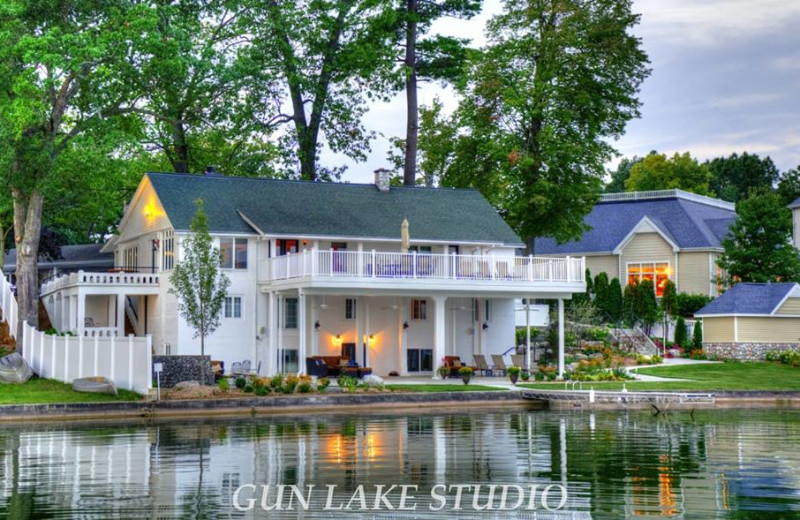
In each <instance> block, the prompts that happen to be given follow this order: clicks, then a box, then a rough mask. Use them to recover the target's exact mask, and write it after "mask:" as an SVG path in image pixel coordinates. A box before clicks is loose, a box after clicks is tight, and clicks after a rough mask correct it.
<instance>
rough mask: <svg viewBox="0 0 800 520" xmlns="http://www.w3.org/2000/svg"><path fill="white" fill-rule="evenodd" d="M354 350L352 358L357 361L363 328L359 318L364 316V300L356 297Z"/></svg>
mask: <svg viewBox="0 0 800 520" xmlns="http://www.w3.org/2000/svg"><path fill="white" fill-rule="evenodd" d="M355 300H356V351H355V353H354V354H353V356H354V358H355V359H353V361H355V362H358V354H359V352H360V351H361V339H362V338H361V334H363V329H362V328H361V320H362V317H363V316H364V300H363V298H356V299H355Z"/></svg>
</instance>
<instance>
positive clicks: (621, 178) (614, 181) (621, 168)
mask: <svg viewBox="0 0 800 520" xmlns="http://www.w3.org/2000/svg"><path fill="white" fill-rule="evenodd" d="M641 160H642V159H641V158H640V157H634V158H633V159H628V158H627V157H623V158H622V160H621V161H620V162H619V164H618V165H617V169H616V170H614V171H612V172H609V174H608V175H609V181H608V182H607V183H606V185H605V186H603V193H621V192H623V191H625V182H626V181H627V180H628V179H629V178H630V176H631V168H633V165H634V164H636V163H638V162H639V161H641Z"/></svg>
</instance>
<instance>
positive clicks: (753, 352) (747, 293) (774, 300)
mask: <svg viewBox="0 0 800 520" xmlns="http://www.w3.org/2000/svg"><path fill="white" fill-rule="evenodd" d="M695 317H697V318H702V320H703V346H704V348H705V350H706V351H707V352H708V353H709V354H712V355H716V356H719V357H726V358H735V359H746V360H756V359H764V356H765V354H766V353H767V352H769V351H770V350H787V349H797V348H800V285H798V284H796V283H738V284H736V285H734V286H733V287H732V288H730V289H729V290H727V291H726V292H725V293H724V294H722V295H721V296H720V297H719V298H717V299H716V300H714V301H713V302H711V303H709V304H708V305H706V306H705V307H703V308H702V309H700V310H699V311H698V312H697V313H695Z"/></svg>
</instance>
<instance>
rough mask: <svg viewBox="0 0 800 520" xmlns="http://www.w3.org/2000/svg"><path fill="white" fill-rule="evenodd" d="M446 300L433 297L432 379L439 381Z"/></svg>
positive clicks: (441, 297) (444, 339)
mask: <svg viewBox="0 0 800 520" xmlns="http://www.w3.org/2000/svg"><path fill="white" fill-rule="evenodd" d="M446 301H447V298H446V297H445V296H434V297H433V302H434V303H433V378H434V379H439V373H438V368H439V367H440V366H441V364H442V358H444V355H445V354H444V352H445V346H446V345H445V344H446V337H445V326H446V325H445V324H446V321H447V320H446V313H445V302H446Z"/></svg>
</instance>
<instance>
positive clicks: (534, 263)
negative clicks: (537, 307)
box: [260, 250, 586, 282]
mask: <svg viewBox="0 0 800 520" xmlns="http://www.w3.org/2000/svg"><path fill="white" fill-rule="evenodd" d="M262 262H263V264H262V266H261V267H262V269H261V273H260V274H261V279H262V280H270V281H273V280H291V279H294V278H304V277H311V278H376V279H387V278H393V279H397V278H406V279H427V280H484V281H489V280H493V281H498V282H583V281H584V273H585V272H586V266H585V261H584V258H583V257H577V258H572V257H566V258H544V257H533V256H514V257H511V256H492V255H484V256H478V255H454V254H446V255H443V254H436V255H435V254H427V253H419V254H417V253H383V252H376V251H369V252H367V251H364V252H358V251H330V250H329V251H319V250H312V251H304V252H302V253H297V254H289V255H286V256H280V257H277V258H267V259H264V260H263V261H262Z"/></svg>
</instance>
